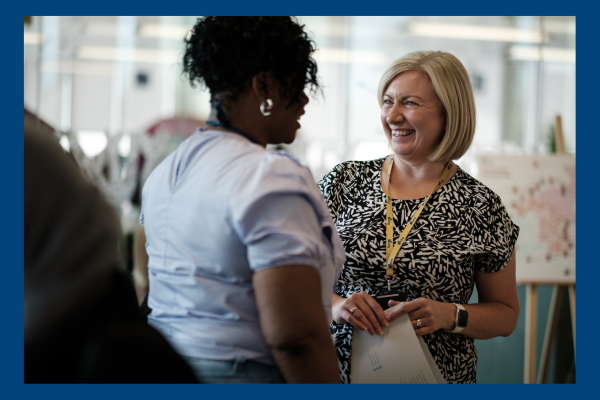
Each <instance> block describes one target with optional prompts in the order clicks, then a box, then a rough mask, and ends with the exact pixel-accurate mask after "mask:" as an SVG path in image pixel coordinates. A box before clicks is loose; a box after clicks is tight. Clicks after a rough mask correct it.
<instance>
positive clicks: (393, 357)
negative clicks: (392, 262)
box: [350, 306, 444, 383]
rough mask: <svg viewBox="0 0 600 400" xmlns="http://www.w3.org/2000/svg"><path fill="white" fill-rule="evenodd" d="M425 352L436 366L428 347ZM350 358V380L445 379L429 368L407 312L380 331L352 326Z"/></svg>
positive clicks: (428, 381) (388, 310)
mask: <svg viewBox="0 0 600 400" xmlns="http://www.w3.org/2000/svg"><path fill="white" fill-rule="evenodd" d="M396 307H397V306H396ZM392 309H393V308H389V309H387V310H385V313H386V314H387V313H389V312H390V311H391V310H392ZM423 344H424V345H425V348H426V349H427V345H426V344H425V342H424V341H423ZM427 354H428V355H429V358H430V361H431V362H432V363H433V367H434V368H435V369H437V365H435V361H434V360H433V357H431V354H430V353H429V350H428V349H427ZM351 362H352V372H351V378H350V381H351V382H352V383H438V381H439V379H440V378H441V382H444V380H443V377H442V375H441V373H440V372H439V370H438V371H436V372H437V374H434V372H433V371H432V368H431V366H430V363H429V362H428V360H427V357H426V355H425V353H424V351H423V349H422V347H421V344H420V343H419V338H418V337H417V335H416V333H415V331H414V329H413V327H412V324H411V323H410V320H409V318H408V315H407V314H404V315H401V316H400V317H398V318H396V320H394V321H392V322H391V323H390V326H389V327H387V328H383V335H371V334H370V333H369V332H367V331H361V330H359V329H354V334H353V335H352V359H351ZM436 375H438V377H437V379H436Z"/></svg>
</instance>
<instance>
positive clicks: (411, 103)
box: [405, 101, 418, 106]
mask: <svg viewBox="0 0 600 400" xmlns="http://www.w3.org/2000/svg"><path fill="white" fill-rule="evenodd" d="M405 104H406V105H407V106H416V105H418V104H417V103H415V102H414V101H407V102H406V103H405Z"/></svg>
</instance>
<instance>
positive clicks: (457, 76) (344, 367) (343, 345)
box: [319, 51, 519, 383]
mask: <svg viewBox="0 0 600 400" xmlns="http://www.w3.org/2000/svg"><path fill="white" fill-rule="evenodd" d="M377 95H378V100H379V104H380V106H381V123H382V125H383V130H384V132H385V134H386V136H387V138H388V140H389V141H390V146H391V148H392V151H393V154H391V155H390V156H388V157H385V158H381V159H377V160H372V161H365V162H362V161H361V162H358V161H350V162H344V163H342V164H339V165H337V166H336V167H334V169H333V170H332V171H331V172H330V173H328V174H327V175H325V177H324V178H323V179H322V180H321V182H320V183H319V185H320V187H321V191H322V192H323V195H324V197H325V200H326V202H327V204H328V206H329V209H330V211H331V213H332V215H333V218H334V220H335V223H336V227H337V230H338V233H339V234H340V237H341V239H342V242H343V244H344V247H345V250H346V256H347V260H346V263H345V265H344V268H343V269H342V272H341V275H340V277H339V280H338V285H337V288H336V294H334V295H333V299H332V309H333V318H334V322H332V324H331V328H330V329H331V331H332V333H333V334H334V337H335V347H336V351H337V355H338V359H339V361H340V365H341V375H342V381H343V382H350V378H351V365H350V360H351V351H352V349H351V340H352V333H353V330H354V329H355V328H358V329H362V330H368V331H369V332H370V333H371V334H383V330H384V329H385V328H386V327H387V326H388V325H389V323H390V322H391V321H393V320H394V319H396V318H397V317H399V316H400V315H403V314H408V316H409V318H410V320H411V323H412V325H413V328H414V329H415V332H416V334H417V335H419V336H422V337H423V339H424V340H425V342H426V343H427V346H428V348H429V350H430V352H431V354H432V356H433V358H434V360H435V361H436V363H437V365H438V367H439V369H440V372H441V373H442V375H443V376H444V378H445V379H446V381H447V382H450V383H475V382H476V374H475V373H476V363H477V352H476V350H475V346H474V339H489V338H492V337H496V336H508V335H510V334H511V333H512V331H513V330H514V329H515V326H516V323H517V318H518V315H519V299H518V296H517V287H516V279H515V255H514V249H515V243H516V240H517V236H518V233H519V228H518V227H517V226H516V225H515V224H514V223H513V222H512V221H511V219H510V218H509V216H508V214H507V213H506V210H505V208H504V206H503V205H502V202H501V200H500V198H499V197H498V196H497V195H496V194H495V193H494V192H493V191H491V190H490V189H489V188H487V187H486V186H484V185H483V184H482V183H481V182H479V181H477V180H476V179H474V178H472V177H471V176H469V175H468V174H467V173H466V172H464V171H463V170H462V169H461V168H460V167H458V166H457V165H456V164H454V162H453V161H452V160H457V159H459V158H460V157H462V156H463V155H464V154H465V152H466V151H467V150H468V148H469V146H470V145H471V142H472V139H473V135H474V133H475V102H474V100H473V92H472V88H471V84H470V81H469V76H468V74H467V72H466V70H465V68H464V66H463V65H462V64H461V63H460V61H459V60H458V59H457V58H456V57H454V56H453V55H452V54H449V53H444V52H439V51H437V52H434V51H419V52H414V53H410V54H407V55H405V56H404V57H401V58H400V59H398V60H396V61H394V63H393V64H392V65H391V66H390V67H389V68H388V70H387V71H386V72H385V73H384V74H383V76H382V78H381V82H380V84H379V89H378V93H377ZM474 285H477V291H478V294H479V302H478V303H476V304H467V303H468V302H469V299H470V297H471V294H472V293H473V288H474ZM388 299H395V300H391V301H388ZM401 301H403V304H402V305H401V306H399V307H397V308H395V309H394V311H392V312H390V313H389V314H388V315H387V316H386V315H385V314H384V308H388V307H391V306H395V305H398V304H400V302H401Z"/></svg>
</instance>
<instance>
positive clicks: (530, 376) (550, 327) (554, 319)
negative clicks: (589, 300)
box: [520, 115, 575, 383]
mask: <svg viewBox="0 0 600 400" xmlns="http://www.w3.org/2000/svg"><path fill="white" fill-rule="evenodd" d="M554 133H555V143H556V153H557V154H567V152H566V149H565V139H564V136H563V130H562V119H561V117H560V115H557V116H556V126H555V131H554ZM520 283H521V284H525V285H526V286H527V302H526V311H525V318H526V321H525V383H534V382H536V383H546V382H548V371H549V370H550V360H551V359H552V344H553V342H554V337H555V336H556V329H557V326H558V317H559V314H560V305H561V304H562V296H563V295H564V292H565V289H568V291H569V304H570V306H571V324H572V328H573V351H574V352H575V282H572V283H565V282H549V281H548V282H540V281H536V282H520ZM539 285H552V286H554V289H553V291H552V300H551V302H550V313H549V314H548V322H547V323H546V331H545V334H544V345H543V347H542V356H541V359H540V370H539V373H538V374H537V379H536V375H535V360H536V357H535V353H536V342H537V340H536V338H537V302H538V297H537V287H538V286H539Z"/></svg>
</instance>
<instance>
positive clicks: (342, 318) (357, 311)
mask: <svg viewBox="0 0 600 400" xmlns="http://www.w3.org/2000/svg"><path fill="white" fill-rule="evenodd" d="M332 311H333V320H334V321H335V322H337V323H338V324H344V323H348V324H352V325H353V326H355V327H356V328H358V329H361V330H363V331H367V330H368V331H369V333H370V334H371V335H374V334H375V333H379V334H380V335H383V326H389V322H388V320H386V318H385V313H384V312H383V308H381V306H380V305H379V303H377V301H375V299H373V298H372V297H371V296H370V295H369V294H367V293H365V292H358V293H353V294H351V295H350V296H349V297H347V298H344V297H341V296H338V295H337V294H334V295H333V299H332Z"/></svg>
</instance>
